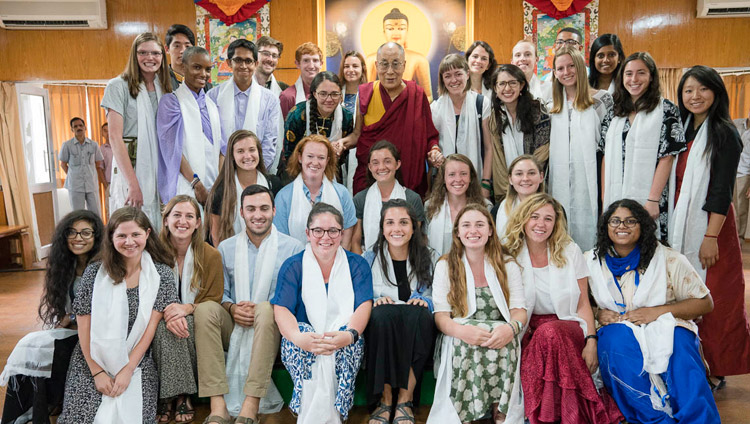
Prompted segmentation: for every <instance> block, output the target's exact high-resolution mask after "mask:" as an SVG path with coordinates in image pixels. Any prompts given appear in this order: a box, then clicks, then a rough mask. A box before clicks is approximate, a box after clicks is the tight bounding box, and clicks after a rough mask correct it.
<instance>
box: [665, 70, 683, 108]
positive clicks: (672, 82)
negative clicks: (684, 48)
mask: <svg viewBox="0 0 750 424" xmlns="http://www.w3.org/2000/svg"><path fill="white" fill-rule="evenodd" d="M680 78H682V68H659V84H660V85H661V95H662V96H664V98H665V99H667V100H670V101H671V102H672V103H674V104H677V103H678V102H677V86H679V85H680Z"/></svg>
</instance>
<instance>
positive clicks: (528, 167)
mask: <svg viewBox="0 0 750 424" xmlns="http://www.w3.org/2000/svg"><path fill="white" fill-rule="evenodd" d="M508 182H509V184H508V192H507V194H506V195H505V199H503V201H502V202H500V203H499V204H498V205H497V206H495V207H494V208H493V210H492V216H493V217H495V227H497V236H498V237H500V240H502V239H503V238H504V237H505V226H506V225H507V224H508V219H509V218H510V216H511V214H512V213H513V210H514V209H516V208H517V207H518V205H520V204H521V202H523V201H524V200H526V198H527V197H529V196H531V195H533V194H534V193H543V192H544V189H545V187H544V171H543V169H542V165H541V163H540V162H539V160H538V159H537V158H536V157H534V156H532V155H521V156H519V157H517V158H515V159H514V160H513V162H511V163H510V167H509V168H508Z"/></svg>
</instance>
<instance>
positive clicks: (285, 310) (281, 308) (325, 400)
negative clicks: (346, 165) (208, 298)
mask: <svg viewBox="0 0 750 424" xmlns="http://www.w3.org/2000/svg"><path fill="white" fill-rule="evenodd" d="M343 228H344V218H343V216H342V215H341V212H339V211H338V209H337V208H335V207H333V206H331V205H329V204H326V203H317V204H316V205H315V206H313V208H312V210H311V211H310V214H309V216H308V217H307V223H306V227H305V235H306V238H307V242H308V244H307V247H306V248H305V250H304V251H303V252H300V253H298V254H296V255H294V256H292V257H291V258H289V259H287V260H286V261H285V262H284V264H283V265H282V266H281V269H279V276H278V281H277V284H276V293H275V295H274V297H273V299H271V304H273V305H274V315H275V317H276V323H277V325H278V326H279V332H280V333H281V336H282V339H281V360H282V362H283V363H284V366H285V367H286V369H287V370H288V371H289V374H290V375H291V377H292V381H293V383H294V392H293V394H292V400H291V402H290V403H289V409H291V410H292V412H294V413H295V414H297V415H298V418H297V422H298V423H301V424H319V423H341V422H342V421H346V419H347V418H348V416H349V410H350V409H351V407H352V404H353V402H354V381H355V379H356V377H357V372H358V371H359V365H360V363H361V361H362V356H363V355H364V338H363V337H361V334H362V333H363V332H364V330H365V326H366V325H367V321H368V319H369V318H370V310H371V309H372V274H371V273H370V267H369V266H368V264H367V261H365V260H364V259H363V258H362V257H361V256H359V255H356V254H354V253H351V252H347V251H346V250H344V249H343V247H342V246H341V237H342V233H343Z"/></svg>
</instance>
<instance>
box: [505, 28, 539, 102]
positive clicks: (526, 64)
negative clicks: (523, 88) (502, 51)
mask: <svg viewBox="0 0 750 424" xmlns="http://www.w3.org/2000/svg"><path fill="white" fill-rule="evenodd" d="M538 61H539V58H538V57H537V54H536V45H535V44H534V42H533V41H531V40H526V39H524V40H521V41H519V42H517V43H516V45H515V46H513V54H512V57H511V59H510V63H511V64H512V65H516V66H518V67H519V68H521V70H522V71H523V74H524V75H525V76H526V81H527V83H528V84H529V92H531V95H532V96H534V97H536V98H540V97H541V96H542V83H541V81H539V78H538V77H537V76H536V66H537V62H538Z"/></svg>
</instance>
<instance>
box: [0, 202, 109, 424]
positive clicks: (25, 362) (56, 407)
mask: <svg viewBox="0 0 750 424" xmlns="http://www.w3.org/2000/svg"><path fill="white" fill-rule="evenodd" d="M102 237H103V226H102V220H101V219H99V216H97V215H96V214H95V213H93V212H91V211H87V210H77V211H73V212H71V213H69V214H67V215H65V216H64V217H63V218H62V219H61V220H60V222H59V223H58V224H57V227H55V233H54V234H53V236H52V247H51V248H50V251H49V256H48V257H47V273H46V274H45V275H44V294H43V295H42V300H41V303H40V304H39V318H40V319H41V320H42V323H43V324H44V326H45V327H47V329H46V330H42V331H36V332H33V333H30V334H27V335H26V336H24V338H22V339H21V340H20V341H19V342H18V344H17V345H16V347H15V348H14V349H13V352H11V354H10V356H9V357H8V361H7V363H6V364H5V368H4V369H3V373H2V374H0V385H2V386H6V385H7V386H8V388H7V392H6V393H5V404H4V405H5V406H4V409H3V416H2V422H4V423H12V422H15V420H16V419H17V418H19V417H21V416H22V415H24V414H26V413H27V411H29V409H31V415H30V416H29V415H26V417H27V419H31V420H33V422H35V423H36V422H48V418H49V416H50V415H58V414H59V413H60V410H61V408H62V403H63V389H64V388H65V375H66V374H67V373H68V364H69V363H70V356H71V355H72V354H73V349H74V348H75V346H76V343H78V332H77V331H76V330H77V325H76V316H75V314H74V313H73V308H72V304H73V300H74V299H75V297H76V290H77V289H78V287H79V286H80V284H81V275H83V271H84V270H85V269H86V266H87V265H88V264H89V262H91V259H92V258H93V257H94V256H96V255H97V254H98V253H99V247H100V246H101V242H102ZM73 264H75V266H71V265H73ZM30 353H33V355H30Z"/></svg>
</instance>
